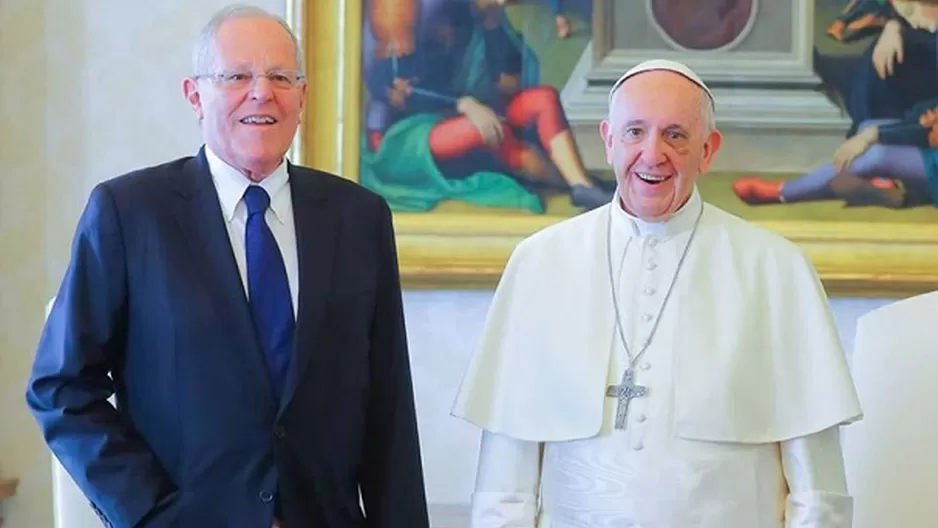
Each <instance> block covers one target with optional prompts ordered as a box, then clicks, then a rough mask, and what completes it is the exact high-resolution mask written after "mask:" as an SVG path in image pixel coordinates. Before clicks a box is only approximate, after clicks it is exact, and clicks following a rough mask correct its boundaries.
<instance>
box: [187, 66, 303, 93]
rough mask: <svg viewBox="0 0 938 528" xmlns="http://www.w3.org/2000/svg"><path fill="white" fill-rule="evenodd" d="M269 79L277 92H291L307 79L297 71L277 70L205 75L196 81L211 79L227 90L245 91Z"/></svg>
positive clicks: (197, 77)
mask: <svg viewBox="0 0 938 528" xmlns="http://www.w3.org/2000/svg"><path fill="white" fill-rule="evenodd" d="M261 77H267V80H268V81H270V84H271V85H272V86H273V87H274V89H277V90H289V89H291V88H295V87H297V86H299V85H300V84H301V83H303V82H304V81H305V80H306V77H305V76H303V75H300V73H299V72H296V71H288V70H276V71H272V72H267V73H254V72H252V71H233V72H220V73H203V74H201V75H196V76H195V78H196V79H211V80H212V81H214V82H215V83H217V84H219V85H220V86H221V87H222V88H224V89H226V90H243V89H247V88H250V87H253V86H254V83H255V82H257V79H259V78H261Z"/></svg>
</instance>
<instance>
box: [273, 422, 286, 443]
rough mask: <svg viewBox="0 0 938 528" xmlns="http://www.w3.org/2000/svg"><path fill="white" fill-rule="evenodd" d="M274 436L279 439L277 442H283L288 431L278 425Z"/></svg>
mask: <svg viewBox="0 0 938 528" xmlns="http://www.w3.org/2000/svg"><path fill="white" fill-rule="evenodd" d="M274 436H275V437H277V440H283V439H284V438H285V437H286V436H287V430H286V429H284V428H283V426H280V425H278V426H277V427H276V429H274Z"/></svg>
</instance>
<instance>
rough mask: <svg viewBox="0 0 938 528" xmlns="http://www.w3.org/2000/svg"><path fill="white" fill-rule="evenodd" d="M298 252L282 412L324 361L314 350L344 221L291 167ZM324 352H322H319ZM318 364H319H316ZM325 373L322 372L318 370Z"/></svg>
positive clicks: (311, 182)
mask: <svg viewBox="0 0 938 528" xmlns="http://www.w3.org/2000/svg"><path fill="white" fill-rule="evenodd" d="M288 170H289V172H290V193H291V195H292V200H293V221H294V224H295V227H296V246H297V247H296V249H297V261H298V267H299V273H298V275H299V295H298V296H297V297H298V304H299V309H298V310H297V323H296V336H295V340H294V349H293V359H292V361H290V368H289V372H288V374H287V382H286V387H285V388H284V393H283V396H282V398H281V400H280V401H281V404H280V410H279V412H280V413H282V412H283V410H284V409H285V408H286V407H287V405H288V404H289V403H290V401H291V400H292V399H293V395H294V393H295V392H296V387H297V384H298V383H299V380H300V379H302V377H303V373H304V372H305V371H306V369H307V368H308V367H309V365H310V362H311V360H312V359H313V358H322V357H323V355H322V354H321V353H320V354H317V351H316V350H315V349H314V345H315V342H316V334H317V332H318V330H319V328H320V326H321V323H322V319H323V316H324V314H325V309H326V304H327V299H328V297H329V292H330V286H331V283H332V281H331V277H332V265H333V259H334V257H335V244H336V240H337V239H338V235H339V232H340V230H341V227H342V226H341V220H340V218H339V216H338V215H337V214H336V213H335V211H334V210H333V209H332V207H330V203H329V201H328V200H327V199H326V197H325V193H324V192H322V190H321V189H320V188H319V183H318V181H317V179H316V178H315V177H311V176H310V175H309V174H307V173H306V172H305V171H303V170H301V169H297V168H295V167H294V166H293V165H288ZM318 352H321V351H318ZM313 363H315V362H313ZM317 371H321V369H317Z"/></svg>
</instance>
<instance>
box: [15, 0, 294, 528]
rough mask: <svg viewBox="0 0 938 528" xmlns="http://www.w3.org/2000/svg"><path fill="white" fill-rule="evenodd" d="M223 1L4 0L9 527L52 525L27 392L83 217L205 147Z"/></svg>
mask: <svg viewBox="0 0 938 528" xmlns="http://www.w3.org/2000/svg"><path fill="white" fill-rule="evenodd" d="M226 3H227V2H226V1H224V0H197V1H190V0H159V1H154V2H114V1H112V0H0V122H2V125H0V248H2V249H0V477H10V476H16V477H19V478H20V480H21V484H20V490H19V493H18V494H17V496H16V497H15V498H14V499H13V500H11V501H9V502H8V503H6V504H4V508H3V511H4V513H5V515H6V517H7V522H8V524H6V525H5V528H6V527H9V528H45V527H51V526H52V510H51V506H50V503H51V490H50V485H51V469H50V463H49V458H48V454H47V453H48V452H47V451H46V449H45V447H44V445H43V443H42V439H41V437H40V436H39V433H38V430H37V428H36V426H35V424H34V422H33V421H32V418H31V417H30V416H29V415H28V413H27V411H26V407H25V405H24V403H23V390H24V387H25V380H26V375H27V373H28V370H29V367H30V363H31V360H32V355H33V349H34V347H35V344H36V341H37V338H38V335H39V330H40V326H41V323H42V310H43V305H44V301H45V299H46V298H48V297H49V296H51V295H53V294H54V291H55V288H56V287H57V286H58V282H59V280H60V278H61V275H62V272H63V270H64V267H65V263H66V261H67V258H68V251H69V245H70V242H71V236H72V231H73V229H74V225H75V221H76V220H77V217H78V215H79V214H80V212H81V209H82V207H83V206H84V203H85V199H86V197H87V194H88V191H89V190H90V189H91V187H92V186H93V185H94V184H95V183H97V182H98V181H100V180H103V179H106V178H110V177H112V176H115V175H117V174H118V173H120V172H122V171H126V170H129V169H132V168H135V167H138V166H140V165H145V164H150V163H157V162H160V161H163V160H165V159H167V158H170V157H177V156H183V155H187V154H189V153H191V152H193V151H194V150H195V149H197V148H198V146H199V134H198V129H197V127H196V124H195V121H194V119H193V118H192V114H191V112H190V111H189V109H188V107H187V106H186V104H185V100H184V99H183V97H182V91H181V84H180V83H181V79H182V77H183V76H184V75H186V74H187V73H188V71H189V62H190V61H189V56H190V47H191V42H192V40H193V39H194V37H195V35H196V33H197V32H198V30H199V28H200V27H201V25H202V24H204V23H205V21H206V20H207V19H208V18H209V17H210V16H211V14H212V12H213V11H214V10H216V9H218V8H219V7H221V6H223V5H225V4H226ZM254 3H255V4H257V5H260V6H262V7H266V8H268V9H270V10H272V11H275V12H277V13H278V14H283V13H284V10H285V8H284V6H285V1H284V0H255V2H254Z"/></svg>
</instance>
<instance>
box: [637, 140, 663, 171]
mask: <svg viewBox="0 0 938 528" xmlns="http://www.w3.org/2000/svg"><path fill="white" fill-rule="evenodd" d="M664 151H665V145H664V142H663V141H662V140H661V138H660V137H656V136H649V137H648V138H647V139H646V140H645V141H644V144H643V145H642V161H643V162H645V163H646V164H647V165H650V166H656V165H659V164H661V163H664V159H665V157H664Z"/></svg>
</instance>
